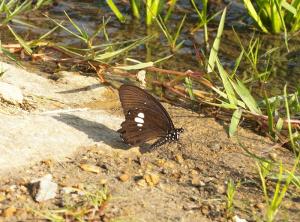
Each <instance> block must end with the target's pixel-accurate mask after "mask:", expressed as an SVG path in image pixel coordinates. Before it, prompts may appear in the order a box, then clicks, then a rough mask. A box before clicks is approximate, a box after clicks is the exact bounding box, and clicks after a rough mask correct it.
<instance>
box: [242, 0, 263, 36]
mask: <svg viewBox="0 0 300 222" xmlns="http://www.w3.org/2000/svg"><path fill="white" fill-rule="evenodd" d="M243 1H244V5H245V8H246V9H247V10H248V12H249V15H250V16H251V17H252V18H253V19H254V21H255V22H256V23H257V25H258V26H259V28H260V29H261V30H262V31H263V32H265V33H269V31H268V29H267V28H266V27H265V26H264V25H263V22H262V21H261V19H260V17H259V15H258V14H257V13H256V10H255V8H254V6H253V5H252V3H251V0H243Z"/></svg>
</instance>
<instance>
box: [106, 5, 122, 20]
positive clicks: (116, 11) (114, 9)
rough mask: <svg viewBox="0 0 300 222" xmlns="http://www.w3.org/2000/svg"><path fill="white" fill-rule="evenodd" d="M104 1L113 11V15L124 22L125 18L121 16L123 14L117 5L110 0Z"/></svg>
mask: <svg viewBox="0 0 300 222" xmlns="http://www.w3.org/2000/svg"><path fill="white" fill-rule="evenodd" d="M106 3H107V4H108V6H109V7H110V9H111V10H112V11H113V13H114V14H115V16H116V17H117V18H118V19H119V21H120V22H121V23H124V22H125V20H126V18H125V17H124V16H123V14H122V13H121V12H120V10H119V9H118V7H117V6H116V5H115V3H114V2H113V1H112V0H106Z"/></svg>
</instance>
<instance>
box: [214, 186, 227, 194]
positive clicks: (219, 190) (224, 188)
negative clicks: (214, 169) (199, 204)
mask: <svg viewBox="0 0 300 222" xmlns="http://www.w3.org/2000/svg"><path fill="white" fill-rule="evenodd" d="M216 189H217V192H218V193H219V194H224V193H226V187H225V185H224V184H221V185H217V186H216Z"/></svg>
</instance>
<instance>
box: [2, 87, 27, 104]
mask: <svg viewBox="0 0 300 222" xmlns="http://www.w3.org/2000/svg"><path fill="white" fill-rule="evenodd" d="M0 97H1V98H2V99H3V100H5V101H6V102H9V103H12V104H21V103H23V99H24V97H23V94H22V91H21V90H20V89H19V88H18V87H17V86H14V85H12V84H8V83H5V82H0Z"/></svg>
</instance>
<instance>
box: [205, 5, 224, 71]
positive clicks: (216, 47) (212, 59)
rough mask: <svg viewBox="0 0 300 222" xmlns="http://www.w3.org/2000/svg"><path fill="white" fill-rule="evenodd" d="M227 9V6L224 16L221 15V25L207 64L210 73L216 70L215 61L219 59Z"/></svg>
mask: <svg viewBox="0 0 300 222" xmlns="http://www.w3.org/2000/svg"><path fill="white" fill-rule="evenodd" d="M226 10H227V8H225V9H224V11H223V13H222V17H221V20H220V23H219V27H218V32H217V36H216V38H215V41H214V44H213V47H212V49H211V50H210V55H209V59H208V64H207V72H208V73H210V72H212V71H213V70H214V67H215V63H216V60H217V55H218V51H219V47H220V42H221V36H222V33H223V29H224V24H225V16H226Z"/></svg>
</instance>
